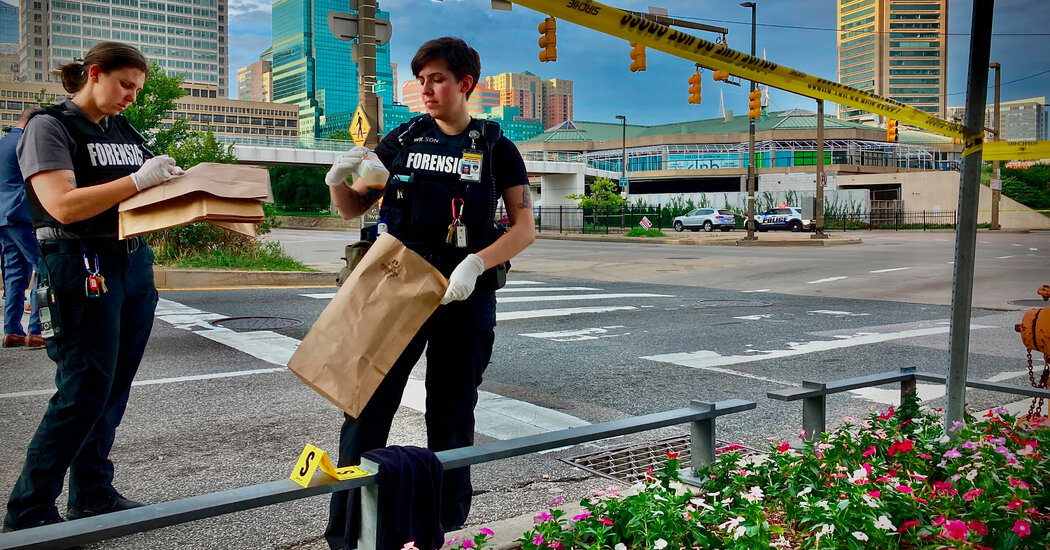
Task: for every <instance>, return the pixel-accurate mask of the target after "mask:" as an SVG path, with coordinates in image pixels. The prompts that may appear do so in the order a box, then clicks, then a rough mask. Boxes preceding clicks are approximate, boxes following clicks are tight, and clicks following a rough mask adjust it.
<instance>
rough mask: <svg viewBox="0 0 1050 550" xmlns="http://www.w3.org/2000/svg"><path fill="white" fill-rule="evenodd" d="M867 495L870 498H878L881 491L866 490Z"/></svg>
mask: <svg viewBox="0 0 1050 550" xmlns="http://www.w3.org/2000/svg"><path fill="white" fill-rule="evenodd" d="M868 495H870V496H871V498H879V497H881V496H882V493H880V492H879V491H868Z"/></svg>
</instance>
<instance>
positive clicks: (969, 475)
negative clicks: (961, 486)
mask: <svg viewBox="0 0 1050 550" xmlns="http://www.w3.org/2000/svg"><path fill="white" fill-rule="evenodd" d="M975 477H977V470H970V471H969V472H966V480H967V481H973V479H974V478H975Z"/></svg>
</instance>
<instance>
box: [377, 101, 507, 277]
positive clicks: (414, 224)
mask: <svg viewBox="0 0 1050 550" xmlns="http://www.w3.org/2000/svg"><path fill="white" fill-rule="evenodd" d="M408 124H409V125H408V128H410V130H408V131H405V132H402V134H401V136H400V137H399V138H400V139H401V140H402V141H401V151H400V152H399V153H398V155H397V157H396V158H395V159H394V163H393V166H391V167H390V174H391V175H390V179H389V181H388V183H387V186H386V189H385V191H384V193H383V204H382V207H381V208H380V212H379V219H380V221H381V222H384V223H386V224H387V231H388V232H389V233H390V234H391V235H393V236H395V237H397V238H398V239H399V240H400V241H401V242H403V243H404V244H405V246H406V247H408V248H409V249H411V250H413V251H415V252H417V253H419V254H420V255H421V256H423V257H424V258H426V259H427V260H428V261H429V262H430V263H431V264H433V265H434V266H435V267H437V268H438V270H439V271H441V272H442V273H443V274H444V275H445V276H446V277H447V276H448V275H449V274H451V273H452V270H453V269H455V267H456V266H457V265H459V262H461V261H462V260H463V258H465V257H466V256H467V254H470V253H476V252H478V251H480V250H481V249H483V248H485V247H487V246H489V245H490V244H492V243H494V242H495V241H496V239H497V238H499V236H500V234H501V233H502V232H501V231H499V227H498V226H497V224H496V223H495V221H494V217H495V204H496V200H498V197H497V196H496V195H495V194H496V193H497V191H496V189H495V186H494V182H493V181H492V168H491V162H492V158H491V157H492V147H491V144H492V143H491V142H492V141H494V139H490V140H486V139H485V135H484V133H483V123H482V122H481V121H478V120H476V119H471V121H470V124H468V125H467V128H466V129H465V130H463V132H462V133H460V134H459V135H458V136H447V135H445V134H444V133H442V132H441V131H440V130H439V129H438V128H437V125H436V124H435V123H434V121H433V119H432V118H431V117H430V116H429V115H421V116H419V117H416V118H414V119H412V120H411V121H410V122H409V123H408ZM413 124H416V125H417V126H416V127H415V128H413V126H412V125H413ZM472 131H475V132H477V134H478V136H479V137H477V138H474V139H472V138H471V137H470V133H471V132H472ZM497 131H498V126H497ZM490 134H491V131H490ZM498 135H499V134H497V135H496V139H498ZM490 137H491V136H490ZM465 150H475V151H479V152H481V153H483V157H482V168H481V178H480V181H477V182H470V181H463V180H462V179H461V178H460V174H461V162H462V158H463V152H464V151H465ZM399 176H400V177H399ZM456 200H462V201H463V210H462V216H461V218H460V222H461V223H462V224H463V225H465V226H466V227H467V247H466V248H457V247H456V246H455V245H454V244H448V243H447V242H446V239H447V238H448V226H449V224H451V223H452V220H453V210H452V209H453V201H456ZM457 204H458V202H457ZM489 271H492V270H491V269H490V270H489ZM486 274H488V273H487V272H486Z"/></svg>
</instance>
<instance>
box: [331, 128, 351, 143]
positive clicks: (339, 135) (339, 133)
mask: <svg viewBox="0 0 1050 550" xmlns="http://www.w3.org/2000/svg"><path fill="white" fill-rule="evenodd" d="M325 139H334V140H338V141H354V136H351V135H350V132H347V131H346V130H336V131H335V132H332V133H331V134H328V135H327V136H325Z"/></svg>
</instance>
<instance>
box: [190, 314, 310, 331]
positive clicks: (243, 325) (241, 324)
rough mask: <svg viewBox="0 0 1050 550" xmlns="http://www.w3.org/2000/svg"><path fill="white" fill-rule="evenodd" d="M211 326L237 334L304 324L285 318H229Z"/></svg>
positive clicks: (214, 322)
mask: <svg viewBox="0 0 1050 550" xmlns="http://www.w3.org/2000/svg"><path fill="white" fill-rule="evenodd" d="M211 324H212V325H214V326H217V327H222V328H228V329H230V330H234V331H237V332H248V331H252V330H278V329H282V328H292V327H297V326H300V325H302V324H303V322H302V321H300V320H299V319H286V318H284V317H227V318H226V319H216V320H214V321H212V322H211Z"/></svg>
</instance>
